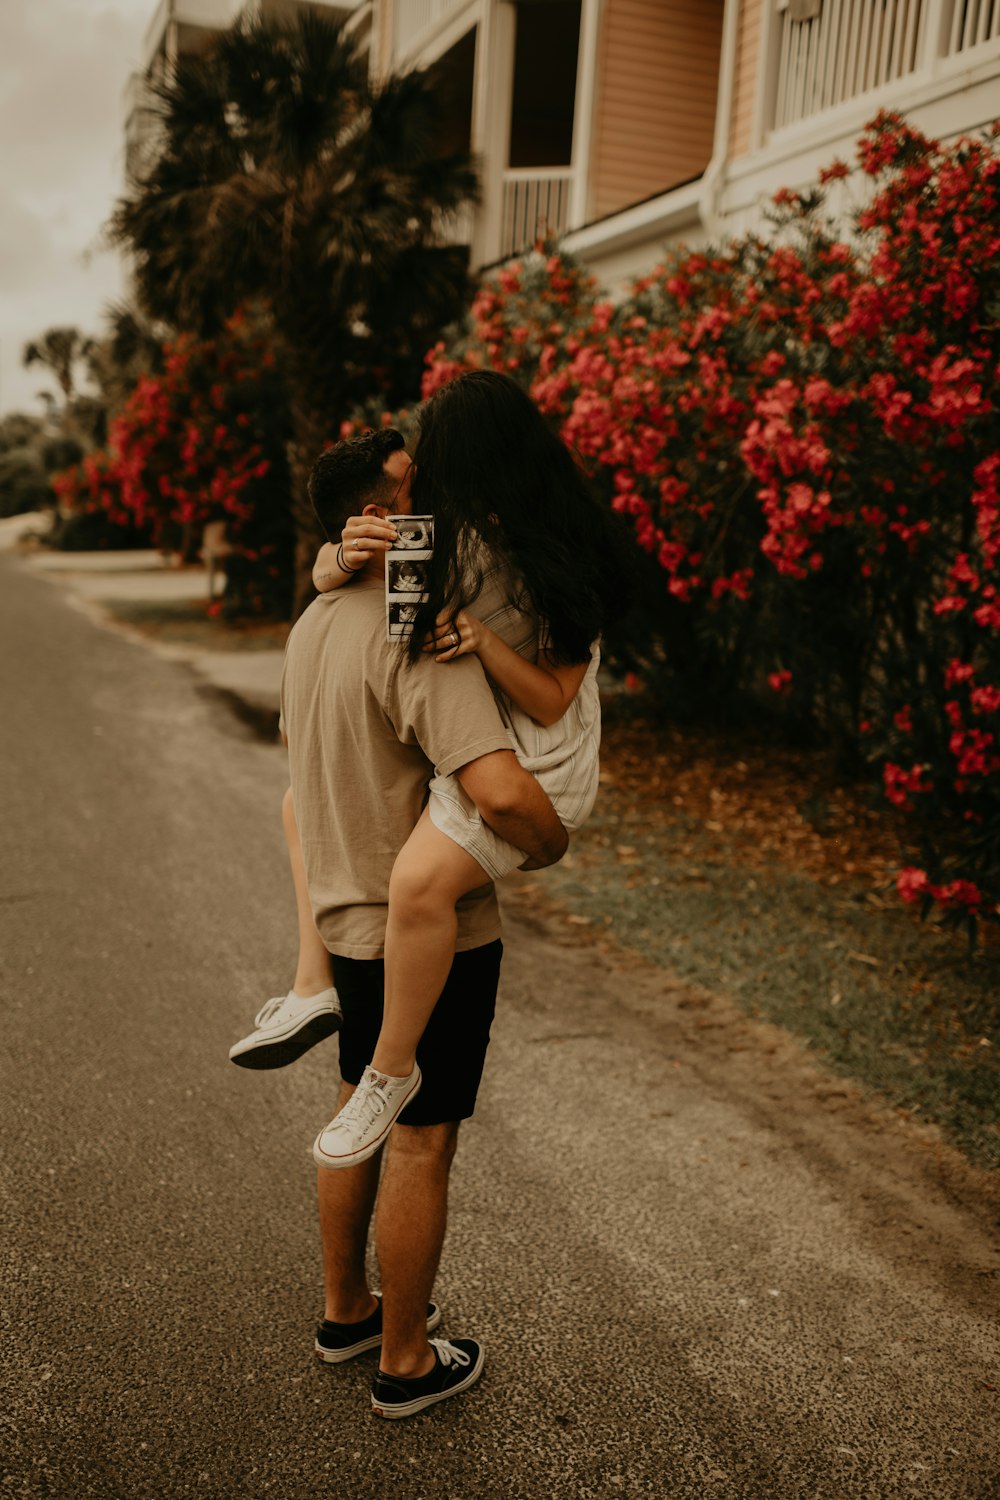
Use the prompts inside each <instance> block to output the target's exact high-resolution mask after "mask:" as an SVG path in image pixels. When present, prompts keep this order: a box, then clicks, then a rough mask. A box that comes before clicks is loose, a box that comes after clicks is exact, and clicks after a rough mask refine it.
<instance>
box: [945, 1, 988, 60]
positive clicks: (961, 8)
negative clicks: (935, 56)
mask: <svg viewBox="0 0 1000 1500" xmlns="http://www.w3.org/2000/svg"><path fill="white" fill-rule="evenodd" d="M998 39H1000V0H955V9H954V12H953V14H952V18H951V34H950V36H949V38H948V56H949V57H954V56H956V54H957V53H959V52H967V51H968V50H969V48H970V47H981V46H982V45H983V43H984V42H995V41H997V40H998Z"/></svg>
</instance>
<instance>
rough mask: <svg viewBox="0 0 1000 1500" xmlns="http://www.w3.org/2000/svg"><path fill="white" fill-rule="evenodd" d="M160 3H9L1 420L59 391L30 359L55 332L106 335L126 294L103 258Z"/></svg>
mask: <svg viewBox="0 0 1000 1500" xmlns="http://www.w3.org/2000/svg"><path fill="white" fill-rule="evenodd" d="M155 8H156V0H0V412H8V411H30V412H34V413H40V412H41V409H42V408H41V405H40V403H39V401H38V395H37V393H38V391H39V390H40V389H42V388H43V387H44V388H48V389H53V390H54V385H53V383H52V382H51V381H50V380H48V379H47V377H46V376H45V374H44V372H43V371H42V370H41V369H40V367H39V366H38V365H33V366H32V367H31V368H30V369H28V370H25V369H23V368H22V365H21V350H22V348H23V345H24V344H25V342H26V341H27V340H28V339H31V338H34V337H36V336H37V335H39V334H41V333H43V332H44V331H45V329H46V328H51V327H54V326H59V325H65V324H74V325H76V326H77V327H78V328H80V330H81V331H82V332H83V333H88V334H96V333H99V332H100V331H101V323H102V320H101V311H102V308H103V307H104V306H105V304H106V303H107V302H109V301H112V300H115V299H116V298H117V297H119V296H120V295H121V272H120V267H119V263H118V259H117V257H116V256H115V255H114V254H113V253H110V252H108V251H96V250H95V241H96V240H97V238H98V236H99V234H100V230H101V226H102V225H103V223H104V222H105V220H106V219H107V217H108V214H109V212H110V209H111V206H112V204H113V202H114V200H115V198H116V196H117V195H118V194H119V193H120V192H121V189H122V173H123V155H124V152H123V141H124V114H123V103H122V96H123V92H124V89H125V84H126V82H127V80H128V76H129V74H130V73H131V72H132V71H133V70H134V69H135V68H136V67H138V66H139V64H140V61H141V47H142V38H143V33H144V32H145V29H146V26H147V24H148V22H149V21H150V20H151V18H152V15H153V11H154V10H155Z"/></svg>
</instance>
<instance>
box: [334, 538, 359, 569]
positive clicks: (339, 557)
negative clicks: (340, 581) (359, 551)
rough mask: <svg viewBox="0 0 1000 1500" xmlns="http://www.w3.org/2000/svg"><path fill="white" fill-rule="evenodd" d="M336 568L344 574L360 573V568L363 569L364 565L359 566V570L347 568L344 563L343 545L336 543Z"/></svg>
mask: <svg viewBox="0 0 1000 1500" xmlns="http://www.w3.org/2000/svg"><path fill="white" fill-rule="evenodd" d="M337 567H338V568H340V569H341V571H342V572H344V573H360V572H361V570H362V568H364V563H362V564H361V567H360V568H349V567H348V565H347V563H345V561H344V544H343V542H338V544H337Z"/></svg>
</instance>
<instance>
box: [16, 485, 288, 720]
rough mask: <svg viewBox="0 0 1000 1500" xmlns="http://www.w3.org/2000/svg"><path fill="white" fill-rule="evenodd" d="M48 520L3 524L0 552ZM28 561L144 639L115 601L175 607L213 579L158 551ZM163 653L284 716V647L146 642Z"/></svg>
mask: <svg viewBox="0 0 1000 1500" xmlns="http://www.w3.org/2000/svg"><path fill="white" fill-rule="evenodd" d="M44 529H45V518H44V517H39V516H34V515H29V516H12V517H10V518H9V519H6V520H4V521H0V550H8V549H11V550H12V549H13V548H15V547H16V546H17V544H18V542H19V541H20V539H21V537H22V536H23V535H24V533H25V532H32V531H34V532H43V531H44ZM21 561H22V563H23V565H24V567H25V568H26V569H28V571H30V572H32V573H36V574H42V575H44V576H46V577H50V578H51V580H52V582H53V583H54V584H56V585H57V586H58V587H59V588H62V589H64V590H67V591H68V592H70V593H72V595H73V596H74V597H75V598H76V599H77V600H78V601H79V603H80V604H81V605H82V606H83V607H84V608H89V610H90V612H91V613H96V614H98V615H99V616H100V617H101V618H102V619H103V620H104V621H105V622H107V623H113V624H116V625H117V626H118V628H120V629H123V630H125V631H127V633H129V634H131V635H134V636H139V634H140V632H138V631H136V630H130V629H129V627H128V626H127V625H122V624H121V623H120V622H118V621H116V620H115V619H114V606H115V605H116V604H142V603H150V604H171V603H185V602H195V601H199V600H205V599H207V597H208V574H207V572H206V571H205V570H204V569H203V568H197V567H195V568H192V567H186V568H178V567H177V566H176V565H175V564H174V563H173V561H172V560H171V559H170V558H164V556H163V554H162V553H160V552H154V551H148V552H147V551H123V552H49V551H47V550H44V549H42V550H38V551H34V552H27V553H24V554H23V556H22V558H21ZM141 638H142V639H143V640H144V641H145V643H146V644H147V645H149V646H151V647H152V648H153V649H154V650H156V651H158V652H160V654H161V655H164V656H169V657H173V658H174V660H183V661H186V662H187V663H188V664H189V665H190V666H191V667H192V668H193V670H194V671H195V672H196V673H197V674H198V676H199V677H201V678H202V679H203V680H204V681H206V682H208V683H210V684H211V686H212V687H214V688H216V689H218V690H219V691H220V692H223V693H227V694H229V695H231V696H232V697H233V698H236V699H237V700H239V702H241V703H243V704H244V705H245V706H246V707H247V708H248V709H250V710H251V711H252V712H253V713H254V714H255V715H260V714H270V713H273V714H275V715H276V714H277V713H278V709H279V696H280V688H281V668H282V662H283V660H284V652H283V651H281V650H277V649H275V650H267V649H264V650H261V649H256V648H255V649H247V650H245V651H241V650H238V649H237V650H226V651H208V650H204V649H202V648H199V647H196V646H190V647H188V646H185V645H183V644H178V643H171V644H170V645H165V644H164V643H162V642H159V641H156V640H154V639H152V638H151V637H149V636H142V637H141Z"/></svg>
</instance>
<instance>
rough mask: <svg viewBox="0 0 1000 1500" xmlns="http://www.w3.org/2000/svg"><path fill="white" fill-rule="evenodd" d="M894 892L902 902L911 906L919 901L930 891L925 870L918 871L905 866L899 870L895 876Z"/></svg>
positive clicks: (910, 866) (912, 867) (911, 866)
mask: <svg viewBox="0 0 1000 1500" xmlns="http://www.w3.org/2000/svg"><path fill="white" fill-rule="evenodd" d="M896 890H897V891H898V892H899V894H900V896H902V898H903V900H904V901H908V902H910V903H911V904H912V903H913V902H915V901H919V900H920V899H921V897H922V896H926V895H928V894H929V891H930V881H929V880H928V878H927V871H926V870H918V869H916V867H915V866H913V865H907V867H906V869H904V870H900V872H899V874H898V875H897V876H896Z"/></svg>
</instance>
